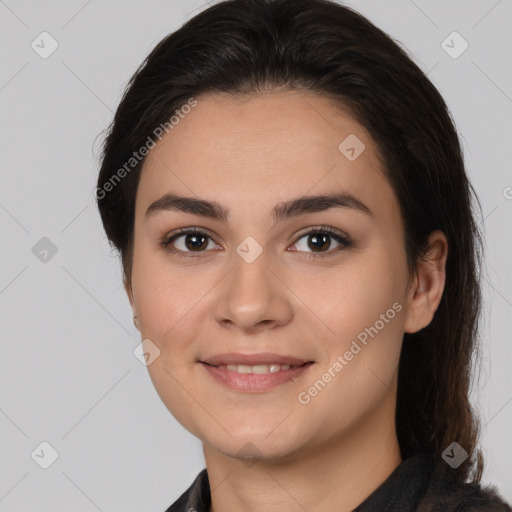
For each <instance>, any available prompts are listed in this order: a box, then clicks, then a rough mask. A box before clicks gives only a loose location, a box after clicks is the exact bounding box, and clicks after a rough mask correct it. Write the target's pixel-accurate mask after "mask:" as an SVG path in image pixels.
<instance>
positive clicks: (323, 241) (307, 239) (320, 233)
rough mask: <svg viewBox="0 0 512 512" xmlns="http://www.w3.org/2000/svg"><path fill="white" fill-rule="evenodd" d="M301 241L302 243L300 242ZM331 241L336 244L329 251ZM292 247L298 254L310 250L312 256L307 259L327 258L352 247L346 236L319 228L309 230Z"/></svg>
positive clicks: (322, 227)
mask: <svg viewBox="0 0 512 512" xmlns="http://www.w3.org/2000/svg"><path fill="white" fill-rule="evenodd" d="M303 239H304V241H302V240H303ZM332 239H334V240H335V242H336V243H337V244H338V246H337V247H335V248H334V249H331V246H332ZM294 245H296V246H297V247H298V249H295V250H297V251H300V252H308V251H307V250H308V249H311V250H312V254H309V255H308V256H307V257H313V258H314V257H317V256H320V257H322V256H327V255H330V254H332V253H334V252H339V251H340V250H342V249H344V248H347V247H352V241H351V240H350V238H349V237H348V236H347V235H345V234H341V233H339V232H338V231H336V230H334V229H333V228H330V227H328V226H319V227H315V228H310V229H309V230H308V231H307V232H306V233H303V234H302V235H301V236H300V237H299V238H298V240H297V241H296V242H295V244H294ZM329 249H331V250H329Z"/></svg>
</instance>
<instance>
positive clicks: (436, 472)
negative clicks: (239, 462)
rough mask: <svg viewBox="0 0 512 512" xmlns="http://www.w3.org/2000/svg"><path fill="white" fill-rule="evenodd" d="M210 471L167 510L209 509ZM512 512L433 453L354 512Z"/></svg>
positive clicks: (408, 465) (493, 492) (399, 471)
mask: <svg viewBox="0 0 512 512" xmlns="http://www.w3.org/2000/svg"><path fill="white" fill-rule="evenodd" d="M210 505H211V495H210V485H209V481H208V472H207V470H206V468H205V469H203V470H202V471H201V472H200V473H199V474H198V475H197V477H196V479H195V480H194V482H193V483H192V485H191V486H190V487H189V488H188V489H187V490H186V491H185V492H184V493H183V494H182V495H181V496H180V498H179V499H178V500H177V501H176V502H174V503H173V504H172V505H171V506H170V507H169V508H168V509H167V510H166V511H165V512H209V510H210ZM473 511H475V512H476V511H478V512H512V508H511V507H510V505H509V504H507V503H506V502H505V501H504V500H503V498H502V497H501V496H500V495H499V493H498V490H497V489H496V488H494V487H492V486H487V487H482V486H480V485H478V484H471V483H463V484H461V483H459V482H457V480H456V479H455V475H454V474H453V470H452V469H451V468H450V467H449V466H448V465H446V466H440V467H437V468H436V463H435V457H434V455H433V454H431V453H426V452H420V453H417V454H416V455H413V456H412V457H410V458H408V459H406V460H405V461H403V462H402V463H401V464H400V465H399V466H397V467H396V469H395V470H394V471H393V473H392V474H391V475H390V476H389V477H388V478H387V479H386V480H385V481H384V482H383V483H382V484H381V485H380V486H379V487H378V488H377V489H375V491H373V492H372V493H371V494H370V495H369V496H368V497H367V498H366V499H365V500H364V501H363V502H362V503H361V504H360V505H359V506H357V507H356V508H355V509H354V510H353V512H473Z"/></svg>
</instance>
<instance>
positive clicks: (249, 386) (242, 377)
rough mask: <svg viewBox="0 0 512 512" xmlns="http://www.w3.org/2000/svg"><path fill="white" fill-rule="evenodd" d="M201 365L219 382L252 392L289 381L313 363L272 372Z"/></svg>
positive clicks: (232, 387)
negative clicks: (243, 371) (247, 371)
mask: <svg viewBox="0 0 512 512" xmlns="http://www.w3.org/2000/svg"><path fill="white" fill-rule="evenodd" d="M201 366H202V367H203V368H205V369H206V371H207V372H208V373H209V374H210V375H211V376H212V377H213V378H214V379H215V380H217V381H218V382H220V383H221V384H224V385H226V386H227V387H229V388H231V389H236V390H238V391H246V392H249V393H251V392H253V393H254V392H258V391H266V390H267V389H271V388H274V387H276V386H279V385H280V384H284V383H286V382H289V381H291V380H292V379H293V378H298V377H299V376H300V375H302V374H303V373H304V372H305V371H307V370H308V368H309V367H310V366H313V364H312V363H308V364H306V365H305V366H299V367H298V368H290V369H289V370H279V371H278V372H274V373H238V372H232V371H231V370H228V369H227V368H224V369H222V368H218V367H216V366H211V365H208V364H206V363H201Z"/></svg>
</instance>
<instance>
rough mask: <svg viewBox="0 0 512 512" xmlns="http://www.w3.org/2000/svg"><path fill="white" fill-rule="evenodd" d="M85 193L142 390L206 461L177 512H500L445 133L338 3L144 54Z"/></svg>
mask: <svg viewBox="0 0 512 512" xmlns="http://www.w3.org/2000/svg"><path fill="white" fill-rule="evenodd" d="M103 149H104V150H103V160H102V166H101V171H100V175H99V179H98V187H97V191H96V196H97V198H98V206H99V210H100V213H101V217H102V221H103V225H104V228H105V231H106V233H107V236H108V238H109V240H110V242H111V243H112V244H113V245H114V246H115V247H116V248H117V249H118V250H119V252H120V254H121V257H122V264H123V271H124V284H125V289H126V292H127V294H128V297H129V300H130V304H131V306H132V309H133V315H134V322H135V325H136V327H137V328H138V329H139V330H140V332H141V336H142V339H143V343H142V348H143V352H144V355H145V358H146V364H147V366H148V371H149V374H150V377H151V379H152V382H153V384H154V386H155V388H156V390H157V392H158V393H159V395H160V397H161V399H162V401H163V402H164V404H165V405H166V406H167V408H168V409H169V411H170V412H171V413H172V414H173V415H174V416H175V418H176V419H177V420H178V421H179V422H180V423H181V424H182V425H183V426H184V427H185V428H186V429H187V430H189V431H190V432H191V433H192V434H194V435H195V436H197V437H198V438H199V439H200V440H201V441H202V442H203V451H204V455H205V461H206V469H205V470H203V471H202V472H201V473H200V474H199V475H198V477H197V478H196V480H195V481H194V483H193V484H192V485H191V487H190V488H189V489H188V490H187V491H186V492H185V493H184V494H183V495H182V496H181V498H180V499H179V500H178V501H176V502H175V503H174V504H173V505H172V506H171V507H169V508H168V511H172V512H174V511H190V510H196V511H198V512H201V511H212V512H220V511H222V512H230V511H232V510H253V511H260V510H262V511H263V510H265V511H266V510H272V511H280V510H283V511H284V510H286V511H290V510H297V511H299V510H308V511H313V510H323V511H331V510H332V511H334V510H336V511H349V510H357V511H373V510H379V511H382V510H390V511H391V510H393V511H396V510H403V511H413V510H414V511H416V510H417V511H427V510H428V511H431V510H443V511H447V510H496V511H498V510H499V511H501V510H511V508H510V507H509V506H508V505H507V504H506V503H505V502H504V501H503V500H502V499H501V498H500V497H499V495H498V492H497V490H496V489H492V488H483V487H481V486H480V483H479V482H480V478H481V474H482V470H483V459H482V456H481V453H480V451H478V449H477V437H478V418H477V417H476V415H475V414H474V412H473V410H472V408H471V405H470V402H469V398H468V391H469V385H470V379H471V370H472V357H473V355H474V353H475V350H476V348H477V345H476V343H477V327H478V318H479V311H480V288H479V280H478V275H479V274H478V272H479V263H480V235H479V232H478V229H477V224H476V221H475V216H474V213H473V210H472V208H473V207H472V194H473V192H472V188H471V185H470V183H469V181H468V178H467V176H466V173H465V168H464V162H463V156H462V152H461V147H460V145H459V140H458V137H457V134H456V130H455V127H454V125H453V122H452V120H451V118H450V115H449V112H448V109H447V107H446V105H445V103H444V101H443V99H442V98H441V96H440V94H439V92H438V91H437V90H436V89H435V87H434V86H433V85H432V84H431V83H430V81H429V80H428V79H427V77H426V76H425V75H424V73H423V72H422V71H421V70H420V69H419V68H418V66H417V65H415V64H414V63H413V62H412V60H411V59H410V58H409V57H408V56H407V55H406V53H405V52H404V51H403V50H402V49H401V48H400V47H399V46H398V45H397V44H396V43H395V42H394V41H393V40H392V39H391V38H390V37H389V36H387V35H386V34H385V33H383V32H382V31H381V30H379V29H378V28H376V27H375V26H374V25H372V24H371V23H370V22H369V21H368V20H367V19H365V18H364V17H362V16H361V15H359V14H358V13H356V12H354V11H353V10H351V9H349V8H347V7H343V6H341V5H338V4H336V3H334V2H330V1H327V0H230V1H224V2H220V3H218V4H216V5H214V6H212V7H211V8H209V9H207V10H205V11H204V12H202V13H200V14H199V15H197V16H195V17H194V18H193V19H191V20H190V21H189V22H188V23H186V24H185V25H184V26H183V27H182V28H181V29H179V30H178V31H176V32H175V33H173V34H170V35H169V36H168V37H166V38H165V39H164V40H163V41H161V42H160V43H159V44H158V45H157V46H156V48H155V49H154V50H153V51H152V52H151V54H150V55H149V56H148V58H147V59H146V60H145V62H144V63H143V65H142V66H141V67H140V68H139V70H138V71H137V73H136V74H135V75H134V77H133V78H132V79H131V81H130V83H129V84H128V87H127V90H126V93H125V95H124V97H123V99H122V101H121V104H120V105H119V108H118V109H117V112H116V115H115V119H114V121H113V123H112V125H111V127H110V129H109V133H108V136H107V138H106V140H105V144H104V148H103Z"/></svg>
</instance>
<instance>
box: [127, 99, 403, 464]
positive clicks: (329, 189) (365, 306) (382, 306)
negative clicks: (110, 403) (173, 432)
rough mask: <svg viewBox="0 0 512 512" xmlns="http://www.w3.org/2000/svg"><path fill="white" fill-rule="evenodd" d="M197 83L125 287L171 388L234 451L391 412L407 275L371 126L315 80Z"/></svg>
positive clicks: (278, 444) (268, 446) (168, 401)
mask: <svg viewBox="0 0 512 512" xmlns="http://www.w3.org/2000/svg"><path fill="white" fill-rule="evenodd" d="M196 99H197V106H195V107H194V108H193V109H192V110H191V112H190V113H188V114H187V115H186V116H184V118H183V119H181V120H180V122H179V124H178V125H176V126H175V127H174V129H173V130H172V131H170V132H169V133H168V134H166V135H165V137H163V138H162V140H161V141H160V142H159V143H158V144H157V145H156V147H154V148H153V149H152V150H151V151H150V153H149V156H148V157H147V159H146V162H145V164H144V168H143V170H142V173H141V178H140V183H139V187H138V191H137V200H136V212H135V231H134V252H133V269H132V276H131V277H132V279H131V294H132V295H130V298H131V300H132V307H133V308H134V312H135V314H136V315H137V316H138V325H139V329H140V331H141V335H142V339H143V340H151V345H150V346H151V347H152V348H151V350H150V352H151V351H154V353H155V354H157V353H158V351H159V353H158V354H159V355H158V357H156V359H154V361H153V362H151V364H149V366H148V370H149V374H150V376H151V379H152V381H153V384H154V386H155V388H156V390H157V392H158V393H159V395H160V397H161V399H162V400H163V402H164V404H165V405H166V406H167V408H168V409H169V411H170V412H171V413H172V414H173V415H174V416H175V418H176V419H177V420H178V421H179V422H180V423H181V424H182V425H183V426H184V427H185V428H186V429H188V430H189V431H190V432H191V433H193V434H194V435H196V436H197V437H198V438H200V439H201V440H202V441H203V442H204V443H207V444H208V445H209V446H212V447H214V449H216V450H218V451H220V452H221V453H223V454H226V455H230V456H233V457H237V456H238V454H239V453H240V450H241V449H242V448H243V447H245V446H249V445H247V443H252V445H254V447H255V448H254V450H255V451H257V453H258V455H259V456H261V457H265V458H269V459H271V458H286V457H293V455H294V454H295V453H299V452H300V453H304V451H305V450H306V451H307V450H314V449H317V448H318V447H319V445H320V444H322V443H329V442H331V441H332V440H333V439H343V438H344V437H346V438H349V436H353V435H354V433H355V432H358V431H363V430H364V428H365V427H364V426H365V425H367V424H368V423H369V422H371V421H372V418H376V417H377V416H378V415H379V417H381V418H382V417H387V418H390V419H391V418H393V416H394V407H395V402H394V392H393V391H394V389H395V387H396V376H397V368H398V360H399V354H400V348H401V342H402V337H403V332H404V325H405V322H406V316H407V306H408V304H407V303H408V300H409V294H408V284H409V279H408V271H407V262H406V253H405V248H404V231H403V222H402V218H401V215H400V211H399V204H398V202H397V199H396V197H395V195H394V193H393V191H392V189H391V186H390V184H389V183H388V181H387V179H386V177H385V175H384V169H383V166H382V164H381V162H380V160H379V158H378V155H377V146H376V144H375V143H374V141H373V140H372V138H371V136H370V134H369V133H368V132H367V131H366V130H365V129H364V128H363V127H362V126H361V125H360V124H358V123H357V122H356V121H355V120H354V119H352V118H351V117H350V116H349V115H348V114H347V113H345V112H344V111H342V110H341V109H339V108H336V107H335V106H334V105H333V104H332V103H330V102H329V101H328V100H326V99H324V98H321V97H318V96H316V95H314V94H312V93H308V94H306V93H297V92H273V93H269V94H266V95H264V96H259V97H257V96H245V97H244V98H243V99H233V98H230V97H229V98H228V97H226V96H220V95H209V96H202V97H198V98H196ZM347 137H348V139H347ZM340 144H341V145H340ZM363 144H364V146H363ZM166 195H168V196H167V197H166ZM171 195H172V196H183V197H187V198H191V199H193V200H194V201H195V202H193V201H181V202H179V201H178V202H176V200H175V199H176V197H174V201H173V200H172V199H173V198H172V197H171ZM316 196H329V197H331V199H325V200H323V201H319V200H314V199H312V198H313V197H316ZM298 199H300V200H301V201H300V202H297V200H298ZM203 201H207V202H209V203H214V205H213V206H217V208H216V209H215V208H214V207H213V206H212V205H205V204H204V203H202V202H203ZM182 229H186V230H188V231H189V232H185V233H183V232H180V230H182ZM132 297H133V298H132ZM145 343H148V342H145ZM226 354H228V355H226ZM286 358H295V359H293V360H289V359H286ZM279 362H281V364H282V365H284V366H278V365H277V364H272V363H279ZM287 363H289V364H290V368H289V369H287V367H286V364H287ZM303 363H306V364H304V365H303ZM227 364H230V367H229V368H228V367H227V366H225V365H227ZM239 365H240V366H239ZM265 365H266V366H265ZM300 365H303V366H300ZM299 366H300V367H299ZM254 367H256V368H254ZM295 367H298V368H295ZM248 368H249V370H248ZM248 371H249V372H250V373H246V372H248ZM260 372H261V373H260ZM383 415H384V416H383Z"/></svg>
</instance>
